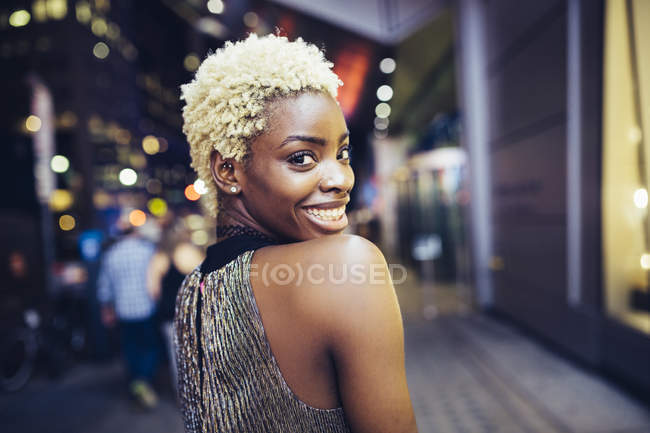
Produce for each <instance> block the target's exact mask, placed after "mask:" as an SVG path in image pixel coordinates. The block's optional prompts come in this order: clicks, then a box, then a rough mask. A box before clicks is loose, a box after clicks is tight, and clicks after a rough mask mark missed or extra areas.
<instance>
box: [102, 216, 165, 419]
mask: <svg viewBox="0 0 650 433" xmlns="http://www.w3.org/2000/svg"><path fill="white" fill-rule="evenodd" d="M154 251H155V246H154V244H153V243H152V242H150V241H148V240H146V239H144V238H142V237H141V236H140V235H139V234H138V232H136V231H135V230H134V228H133V227H130V228H128V229H126V230H125V232H124V234H123V236H122V238H121V239H119V240H118V241H117V242H116V243H115V244H113V245H112V246H111V247H110V248H109V249H108V250H107V251H106V253H105V254H104V257H103V259H102V263H101V267H100V271H99V278H98V281H97V299H98V300H99V302H100V303H101V305H102V308H101V311H102V322H103V323H104V325H106V326H108V327H111V326H114V325H115V324H116V322H117V324H118V325H119V333H120V340H121V346H122V355H123V356H124V360H125V364H126V370H127V374H128V380H129V391H130V392H131V394H132V395H133V397H134V398H135V399H136V401H138V403H140V404H141V405H142V406H144V407H145V408H147V409H152V408H154V407H155V406H156V405H157V404H158V396H157V394H156V392H155V391H154V389H153V387H152V381H153V377H154V374H155V372H156V367H157V366H158V358H159V344H158V341H159V334H158V332H157V329H156V323H155V302H154V300H153V299H152V298H151V296H150V295H149V292H148V290H147V270H148V266H149V263H150V261H151V258H152V257H153V255H154Z"/></svg>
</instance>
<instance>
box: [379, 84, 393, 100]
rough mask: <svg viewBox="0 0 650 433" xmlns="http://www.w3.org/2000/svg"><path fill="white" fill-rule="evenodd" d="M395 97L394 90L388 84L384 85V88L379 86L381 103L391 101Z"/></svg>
mask: <svg viewBox="0 0 650 433" xmlns="http://www.w3.org/2000/svg"><path fill="white" fill-rule="evenodd" d="M392 97H393V88H392V87H390V86H389V85H388V84H384V85H383V86H379V88H378V89H377V99H379V100H380V101H390V100H391V99H392Z"/></svg>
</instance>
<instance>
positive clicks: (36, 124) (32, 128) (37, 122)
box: [25, 114, 43, 132]
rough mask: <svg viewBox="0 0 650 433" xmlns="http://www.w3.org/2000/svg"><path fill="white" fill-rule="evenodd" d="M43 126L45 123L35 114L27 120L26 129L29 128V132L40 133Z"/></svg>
mask: <svg viewBox="0 0 650 433" xmlns="http://www.w3.org/2000/svg"><path fill="white" fill-rule="evenodd" d="M42 125H43V122H41V119H40V118H39V117H38V116H34V115H33V114H32V115H31V116H29V117H28V118H27V119H26V120H25V128H27V130H28V131H29V132H37V131H40V129H41V126H42Z"/></svg>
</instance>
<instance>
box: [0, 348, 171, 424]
mask: <svg viewBox="0 0 650 433" xmlns="http://www.w3.org/2000/svg"><path fill="white" fill-rule="evenodd" d="M160 397H161V398H160V404H159V405H158V407H157V408H156V409H155V410H154V411H151V412H145V411H143V410H142V409H139V408H138V407H137V406H136V405H135V404H134V403H133V402H132V401H131V400H129V396H128V394H127V392H126V389H125V384H124V375H123V371H122V365H121V363H120V362H119V360H116V361H115V362H112V363H110V364H102V365H96V364H85V365H80V366H77V367H74V368H73V369H72V370H70V371H69V372H68V373H67V374H66V375H65V377H64V378H63V379H62V380H61V381H56V380H49V379H46V378H41V377H36V378H34V379H32V380H31V381H30V382H29V383H28V384H27V387H26V388H25V389H23V390H21V391H20V392H17V393H14V394H0V425H1V426H2V427H1V429H0V430H1V431H2V432H3V433H91V432H92V433H118V432H120V433H152V432H156V433H183V432H184V430H183V424H182V421H181V416H180V412H179V411H178V409H176V406H175V403H174V401H173V398H172V395H171V391H170V390H163V392H162V393H161V394H160Z"/></svg>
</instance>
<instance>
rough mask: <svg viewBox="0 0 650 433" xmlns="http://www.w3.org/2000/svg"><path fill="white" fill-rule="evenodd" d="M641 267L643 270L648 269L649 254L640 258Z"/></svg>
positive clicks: (649, 264)
mask: <svg viewBox="0 0 650 433" xmlns="http://www.w3.org/2000/svg"><path fill="white" fill-rule="evenodd" d="M641 267H642V268H643V269H650V254H648V253H645V254H643V255H642V256H641Z"/></svg>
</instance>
